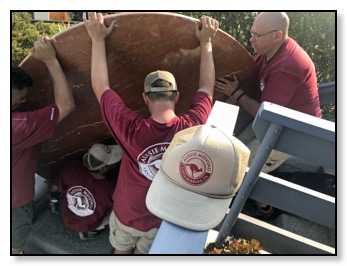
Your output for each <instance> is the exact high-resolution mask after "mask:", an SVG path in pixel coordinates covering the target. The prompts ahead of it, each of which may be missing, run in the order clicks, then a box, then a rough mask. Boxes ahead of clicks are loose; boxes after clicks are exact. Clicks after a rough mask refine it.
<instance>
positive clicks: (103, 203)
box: [54, 161, 117, 232]
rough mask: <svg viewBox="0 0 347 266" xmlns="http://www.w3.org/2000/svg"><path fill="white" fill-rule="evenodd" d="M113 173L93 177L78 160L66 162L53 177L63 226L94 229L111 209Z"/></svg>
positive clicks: (76, 228)
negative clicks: (55, 176)
mask: <svg viewBox="0 0 347 266" xmlns="http://www.w3.org/2000/svg"><path fill="white" fill-rule="evenodd" d="M116 180H117V179H116V176H112V177H111V176H107V177H105V178H104V179H95V178H94V177H93V176H92V175H91V174H90V172H89V170H88V169H87V168H85V167H84V166H83V165H82V163H81V162H79V161H72V162H70V163H68V164H67V165H65V167H64V168H63V170H62V171H61V173H60V174H59V176H58V177H57V178H56V179H55V180H54V184H55V185H56V186H57V187H58V190H57V191H58V192H63V194H62V196H61V198H60V208H59V211H60V215H61V217H62V219H63V222H64V224H65V225H66V226H68V227H70V228H71V229H72V230H75V231H76V232H89V231H93V230H95V229H96V228H97V227H98V226H99V225H100V224H101V222H102V221H103V219H104V218H105V217H106V215H107V214H108V212H109V211H110V210H111V209H112V206H113V202H112V194H113V191H114V188H115V186H116Z"/></svg>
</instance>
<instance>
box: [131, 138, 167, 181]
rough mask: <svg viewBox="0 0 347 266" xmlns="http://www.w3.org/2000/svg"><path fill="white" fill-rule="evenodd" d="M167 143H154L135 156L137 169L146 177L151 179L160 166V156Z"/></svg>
mask: <svg viewBox="0 0 347 266" xmlns="http://www.w3.org/2000/svg"><path fill="white" fill-rule="evenodd" d="M169 145H170V143H169V142H163V143H157V144H154V145H152V146H150V147H148V148H146V149H145V150H144V151H143V152H141V154H140V155H139V156H138V157H137V161H138V163H139V170H140V172H141V173H142V174H143V175H144V176H145V177H146V178H147V179H149V180H151V181H153V178H154V177H155V175H156V174H157V172H158V171H159V168H160V166H161V161H162V157H163V155H164V153H165V151H166V149H167V147H169Z"/></svg>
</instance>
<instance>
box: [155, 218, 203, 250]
mask: <svg viewBox="0 0 347 266" xmlns="http://www.w3.org/2000/svg"><path fill="white" fill-rule="evenodd" d="M207 234H208V231H192V230H189V229H185V228H183V227H180V226H177V225H174V224H172V223H169V222H167V221H163V222H162V224H161V226H160V228H159V231H158V233H157V235H156V237H155V239H154V242H153V244H152V247H151V249H150V250H149V254H202V253H203V251H204V247H205V243H206V239H207Z"/></svg>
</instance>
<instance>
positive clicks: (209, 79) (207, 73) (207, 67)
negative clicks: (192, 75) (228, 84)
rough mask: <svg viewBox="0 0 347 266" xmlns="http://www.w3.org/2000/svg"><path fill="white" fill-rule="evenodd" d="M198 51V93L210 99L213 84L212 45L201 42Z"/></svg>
mask: <svg viewBox="0 0 347 266" xmlns="http://www.w3.org/2000/svg"><path fill="white" fill-rule="evenodd" d="M200 49H201V50H200V53H201V57H200V80H199V91H204V92H206V93H207V94H208V95H210V96H211V97H212V96H213V90H214V82H215V68H214V61H213V52H212V43H211V42H203V43H201V44H200Z"/></svg>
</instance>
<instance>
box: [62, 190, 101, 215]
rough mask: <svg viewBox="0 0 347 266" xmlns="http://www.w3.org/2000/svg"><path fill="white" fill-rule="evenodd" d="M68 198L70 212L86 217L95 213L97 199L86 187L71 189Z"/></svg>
mask: <svg viewBox="0 0 347 266" xmlns="http://www.w3.org/2000/svg"><path fill="white" fill-rule="evenodd" d="M66 198H67V204H68V208H69V210H70V211H72V212H73V213H74V214H76V215H77V216H80V217H86V216H89V215H92V214H93V213H94V210H95V207H96V202H95V199H94V197H93V195H92V193H90V192H89V190H88V189H86V188H85V187H81V186H74V187H71V188H70V189H69V190H68V192H67V193H66Z"/></svg>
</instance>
